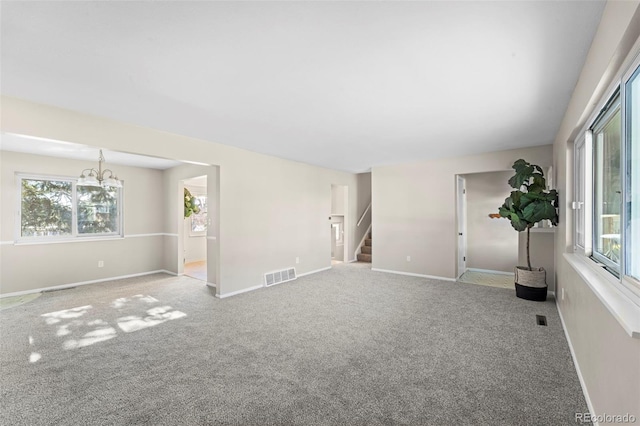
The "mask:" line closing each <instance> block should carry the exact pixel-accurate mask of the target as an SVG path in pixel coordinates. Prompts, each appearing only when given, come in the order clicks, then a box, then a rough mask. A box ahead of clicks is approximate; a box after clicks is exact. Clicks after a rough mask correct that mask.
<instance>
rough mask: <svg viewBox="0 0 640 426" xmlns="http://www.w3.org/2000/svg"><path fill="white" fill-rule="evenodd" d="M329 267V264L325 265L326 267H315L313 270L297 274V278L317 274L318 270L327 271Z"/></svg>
mask: <svg viewBox="0 0 640 426" xmlns="http://www.w3.org/2000/svg"><path fill="white" fill-rule="evenodd" d="M329 269H331V266H327V267H326V268H320V269H316V270H314V271H309V272H305V273H304V274H298V278H300V277H306V276H307V275H312V274H317V273H318V272H323V271H328V270H329Z"/></svg>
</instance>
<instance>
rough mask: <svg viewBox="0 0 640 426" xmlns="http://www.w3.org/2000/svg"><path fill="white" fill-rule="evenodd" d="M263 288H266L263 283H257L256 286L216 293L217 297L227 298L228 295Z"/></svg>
mask: <svg viewBox="0 0 640 426" xmlns="http://www.w3.org/2000/svg"><path fill="white" fill-rule="evenodd" d="M261 288H264V285H263V284H261V285H257V286H254V287H249V288H243V289H242V290H237V291H232V292H231V293H225V294H216V297H217V298H218V299H225V298H227V297H231V296H237V295H238V294H242V293H248V292H250V291H253V290H258V289H261Z"/></svg>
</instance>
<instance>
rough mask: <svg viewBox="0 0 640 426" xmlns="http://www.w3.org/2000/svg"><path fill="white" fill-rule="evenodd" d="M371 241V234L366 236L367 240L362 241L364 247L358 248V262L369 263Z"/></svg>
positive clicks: (371, 247)
mask: <svg viewBox="0 0 640 426" xmlns="http://www.w3.org/2000/svg"><path fill="white" fill-rule="evenodd" d="M372 243H373V239H372V235H371V232H369V235H367V238H366V239H365V240H364V245H363V246H362V247H360V253H358V262H369V263H371V256H372V249H373V245H372Z"/></svg>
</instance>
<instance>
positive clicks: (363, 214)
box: [356, 202, 371, 226]
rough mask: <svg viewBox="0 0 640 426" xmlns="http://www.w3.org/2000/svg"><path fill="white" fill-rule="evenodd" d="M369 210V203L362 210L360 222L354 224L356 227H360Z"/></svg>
mask: <svg viewBox="0 0 640 426" xmlns="http://www.w3.org/2000/svg"><path fill="white" fill-rule="evenodd" d="M370 209H371V202H369V205H368V206H367V208H366V209H364V213H362V216H360V220H359V221H358V223H357V224H356V226H360V224H361V223H362V221H363V220H364V217H365V216H366V214H367V212H368V211H369V210H370Z"/></svg>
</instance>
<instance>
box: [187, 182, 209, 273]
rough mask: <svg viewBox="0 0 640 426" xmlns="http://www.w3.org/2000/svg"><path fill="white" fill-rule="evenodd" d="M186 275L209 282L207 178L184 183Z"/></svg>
mask: <svg viewBox="0 0 640 426" xmlns="http://www.w3.org/2000/svg"><path fill="white" fill-rule="evenodd" d="M182 183H183V185H184V202H185V215H184V221H183V228H184V232H183V251H184V255H183V262H184V275H188V276H190V277H192V278H196V279H198V280H201V281H205V282H207V225H208V216H207V176H206V175H204V176H198V177H194V178H190V179H185V180H183V181H182Z"/></svg>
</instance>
